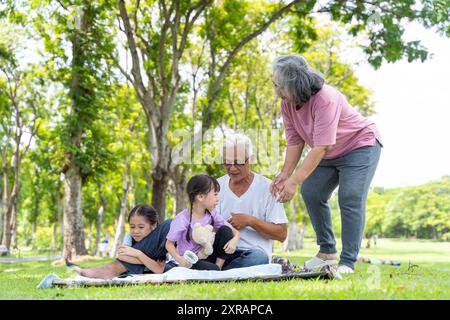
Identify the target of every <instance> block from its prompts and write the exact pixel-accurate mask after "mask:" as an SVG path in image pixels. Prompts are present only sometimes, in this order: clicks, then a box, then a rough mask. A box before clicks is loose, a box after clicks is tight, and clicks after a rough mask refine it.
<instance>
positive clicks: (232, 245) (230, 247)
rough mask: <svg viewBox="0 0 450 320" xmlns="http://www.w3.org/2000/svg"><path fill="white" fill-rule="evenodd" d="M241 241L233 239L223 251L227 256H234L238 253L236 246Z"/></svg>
mask: <svg viewBox="0 0 450 320" xmlns="http://www.w3.org/2000/svg"><path fill="white" fill-rule="evenodd" d="M238 241H239V239H235V238H233V239H231V240H230V241H228V242H227V243H226V244H225V246H224V247H223V250H225V253H227V254H232V253H234V252H235V251H236V246H237V243H238Z"/></svg>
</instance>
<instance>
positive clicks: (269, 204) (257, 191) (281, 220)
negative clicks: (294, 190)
mask: <svg viewBox="0 0 450 320" xmlns="http://www.w3.org/2000/svg"><path fill="white" fill-rule="evenodd" d="M252 156H253V153H252V146H251V142H250V139H249V138H248V137H247V136H245V135H242V134H233V135H232V136H229V137H227V138H226V139H225V142H224V145H223V156H222V160H223V166H224V168H225V171H226V172H227V175H225V176H223V177H220V178H219V179H218V181H219V183H220V192H219V204H218V206H217V208H216V209H217V211H218V212H219V213H220V214H221V215H222V216H223V217H224V218H225V219H226V220H228V221H229V222H230V224H231V225H232V226H233V227H235V228H236V229H238V230H239V231H240V241H239V243H238V245H237V249H236V252H235V253H234V255H233V256H232V257H231V258H229V259H227V261H226V262H225V264H224V266H223V270H228V269H232V268H241V267H250V266H254V265H259V264H266V263H269V261H271V259H272V248H273V240H278V241H284V240H285V239H286V235H287V217H286V213H285V211H284V207H283V205H282V204H281V203H279V202H277V201H276V199H275V198H274V197H273V196H272V194H271V193H270V184H271V180H269V179H268V178H266V177H263V176H261V175H259V174H257V173H254V172H252V170H251V165H250V162H251V160H252Z"/></svg>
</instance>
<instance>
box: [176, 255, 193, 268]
mask: <svg viewBox="0 0 450 320" xmlns="http://www.w3.org/2000/svg"><path fill="white" fill-rule="evenodd" d="M178 264H179V265H180V267H184V268H188V269H190V268H192V263H190V262H189V261H187V260H186V259H185V258H183V257H181V258H180V260H179V261H178Z"/></svg>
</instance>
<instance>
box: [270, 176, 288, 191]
mask: <svg viewBox="0 0 450 320" xmlns="http://www.w3.org/2000/svg"><path fill="white" fill-rule="evenodd" d="M288 179H289V176H288V175H287V173H284V172H283V171H281V172H280V173H279V174H277V175H276V177H275V179H273V181H272V183H271V184H270V193H271V194H272V196H274V197H276V196H277V193H278V192H280V190H281V189H282V188H283V187H284V185H285V184H286V181H287V180H288Z"/></svg>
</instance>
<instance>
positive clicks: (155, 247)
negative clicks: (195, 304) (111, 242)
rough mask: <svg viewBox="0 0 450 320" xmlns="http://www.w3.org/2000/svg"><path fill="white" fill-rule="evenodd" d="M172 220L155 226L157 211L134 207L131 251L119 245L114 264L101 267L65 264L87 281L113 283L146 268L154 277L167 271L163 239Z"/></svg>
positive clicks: (131, 219)
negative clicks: (88, 267)
mask: <svg viewBox="0 0 450 320" xmlns="http://www.w3.org/2000/svg"><path fill="white" fill-rule="evenodd" d="M170 222H171V220H166V221H164V222H163V223H162V224H161V225H158V214H157V212H156V210H155V209H154V208H153V207H151V206H148V205H138V206H136V207H134V208H133V209H132V210H131V211H130V214H129V216H128V223H129V224H130V234H131V237H132V247H131V246H127V245H121V246H120V247H119V249H118V253H117V260H116V261H114V262H111V263H108V264H106V265H103V266H99V267H96V268H91V269H82V268H80V267H79V266H77V265H75V264H73V263H70V262H69V261H67V260H66V264H67V266H68V267H69V268H71V269H73V270H75V271H76V272H77V273H79V274H80V275H82V276H84V277H88V278H100V279H112V278H114V277H116V276H118V275H121V274H122V273H125V272H128V273H132V274H140V273H143V271H144V268H145V267H147V268H148V269H150V271H151V272H153V273H163V272H164V271H165V270H164V269H165V267H166V254H167V250H166V248H165V242H166V236H167V233H168V232H169V228H170Z"/></svg>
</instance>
